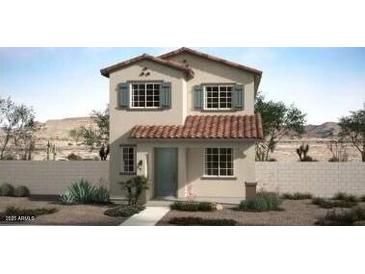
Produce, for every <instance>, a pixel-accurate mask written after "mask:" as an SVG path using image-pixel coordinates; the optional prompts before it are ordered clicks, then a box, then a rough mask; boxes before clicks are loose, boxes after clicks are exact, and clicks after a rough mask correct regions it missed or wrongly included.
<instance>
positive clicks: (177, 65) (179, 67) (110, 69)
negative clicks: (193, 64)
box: [100, 54, 194, 77]
mask: <svg viewBox="0 0 365 274" xmlns="http://www.w3.org/2000/svg"><path fill="white" fill-rule="evenodd" d="M142 60H149V61H152V62H155V63H159V64H161V65H165V66H169V67H171V68H174V69H177V70H181V71H184V72H185V73H186V75H187V76H188V77H193V76H194V72H193V70H192V69H191V68H189V67H187V66H186V65H184V64H181V63H179V62H175V61H172V60H165V59H162V58H158V57H154V56H151V55H148V54H142V55H140V56H137V57H134V58H132V59H128V60H126V61H123V62H121V63H118V64H115V65H112V66H109V67H106V68H104V69H101V70H100V73H101V75H103V76H105V77H109V75H110V73H112V72H115V71H117V70H119V69H122V68H125V67H127V66H130V65H133V64H135V63H137V62H139V61H142Z"/></svg>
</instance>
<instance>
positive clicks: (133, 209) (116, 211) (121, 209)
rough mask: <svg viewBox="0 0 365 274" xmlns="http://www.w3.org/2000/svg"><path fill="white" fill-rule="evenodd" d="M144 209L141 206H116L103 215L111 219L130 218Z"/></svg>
mask: <svg viewBox="0 0 365 274" xmlns="http://www.w3.org/2000/svg"><path fill="white" fill-rule="evenodd" d="M143 209H144V207H143V206H124V205H122V206H117V207H113V208H109V209H107V210H106V211H105V212H104V214H105V215H108V216H111V217H130V216H132V215H134V214H137V213H139V212H140V211H142V210H143Z"/></svg>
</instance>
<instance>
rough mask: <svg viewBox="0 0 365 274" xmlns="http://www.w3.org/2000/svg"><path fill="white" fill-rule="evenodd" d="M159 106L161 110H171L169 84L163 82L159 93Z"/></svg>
mask: <svg viewBox="0 0 365 274" xmlns="http://www.w3.org/2000/svg"><path fill="white" fill-rule="evenodd" d="M160 106H161V107H162V108H171V83H170V82H163V83H162V85H161V92H160Z"/></svg>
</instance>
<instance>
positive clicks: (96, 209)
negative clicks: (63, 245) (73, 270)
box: [0, 197, 126, 226]
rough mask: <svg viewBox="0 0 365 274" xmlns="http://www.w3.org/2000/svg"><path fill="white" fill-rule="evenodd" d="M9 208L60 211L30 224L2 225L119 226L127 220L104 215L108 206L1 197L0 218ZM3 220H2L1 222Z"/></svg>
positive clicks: (6, 223) (40, 217) (7, 223)
mask: <svg viewBox="0 0 365 274" xmlns="http://www.w3.org/2000/svg"><path fill="white" fill-rule="evenodd" d="M8 206H14V207H20V208H41V207H45V208H52V207H55V208H57V209H58V211H57V212H56V213H53V214H49V215H42V216H38V217H36V219H35V220H34V221H28V222H17V223H12V222H5V221H0V225H9V224H23V225H80V226H81V225H90V226H93V225H97V226H99V225H100V226H102V225H106V226H108V225H110V226H112V225H119V224H121V223H122V222H123V221H125V219H126V218H123V217H109V216H106V215H104V211H105V210H106V209H108V208H109V207H110V206H108V205H105V206H104V205H103V206H99V205H72V206H66V205H61V204H59V203H57V202H52V201H34V200H31V199H29V198H13V197H0V216H4V212H5V210H6V208H7V207H8ZM1 219H2V218H0V220H1Z"/></svg>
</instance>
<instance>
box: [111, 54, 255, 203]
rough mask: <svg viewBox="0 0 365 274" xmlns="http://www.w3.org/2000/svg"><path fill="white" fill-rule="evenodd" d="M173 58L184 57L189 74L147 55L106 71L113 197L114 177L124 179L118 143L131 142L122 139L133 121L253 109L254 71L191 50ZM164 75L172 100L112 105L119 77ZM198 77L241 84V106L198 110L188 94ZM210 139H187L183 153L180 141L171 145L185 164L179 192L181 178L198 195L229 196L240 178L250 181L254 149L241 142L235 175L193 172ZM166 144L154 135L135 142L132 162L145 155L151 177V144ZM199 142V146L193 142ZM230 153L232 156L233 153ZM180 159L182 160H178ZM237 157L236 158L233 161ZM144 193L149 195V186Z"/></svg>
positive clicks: (115, 192)
mask: <svg viewBox="0 0 365 274" xmlns="http://www.w3.org/2000/svg"><path fill="white" fill-rule="evenodd" d="M176 60H178V61H182V60H187V62H188V64H189V65H190V66H191V67H192V69H193V70H194V78H192V79H186V78H185V75H184V73H183V72H181V71H178V70H175V69H172V68H171V67H167V66H163V65H160V64H157V63H154V62H151V61H140V62H138V63H136V64H134V65H131V66H129V67H126V68H124V69H122V70H119V71H116V72H113V73H111V74H110V106H109V107H110V142H111V151H112V153H111V158H110V184H111V185H110V189H111V195H112V196H114V197H116V198H118V197H120V196H121V191H120V186H119V184H118V182H120V181H124V180H127V179H128V178H130V176H125V175H120V167H121V153H120V145H121V144H130V143H133V142H134V141H133V140H130V139H128V138H127V137H128V133H129V131H130V130H131V129H132V127H133V126H135V125H174V124H177V125H178V124H183V123H184V121H185V118H186V116H187V115H217V114H218V115H219V114H235V115H244V114H253V113H254V109H253V106H254V77H253V75H252V74H251V73H246V72H243V71H241V70H238V69H235V68H230V67H228V66H225V65H222V64H219V63H216V62H212V61H209V60H205V59H203V58H200V57H196V56H191V55H189V56H188V55H182V56H178V57H176ZM145 67H146V68H147V71H148V72H150V75H149V76H148V77H146V76H141V75H140V74H141V72H142V69H143V68H145ZM161 80H163V81H169V82H171V85H172V86H171V88H172V94H171V96H172V97H171V99H172V104H171V109H168V110H125V109H119V108H117V86H118V84H119V83H121V82H126V81H161ZM202 83H240V84H243V85H244V92H245V96H244V103H245V104H244V109H243V110H242V111H233V112H200V111H196V110H194V94H193V88H194V86H195V85H197V84H202ZM208 144H209V146H211V145H213V144H214V142H213V143H212V142H211V141H209V143H207V141H204V142H203V143H199V142H198V143H196V144H194V142H191V143H189V147H190V148H189V149H188V151H187V153H186V154H183V151H184V150H185V148H187V147H188V146H187V144H186V143H181V144H179V143H178V142H174V144H173V145H174V147H178V148H179V159H180V161H179V170H183V169H185V172H186V174H183V173H182V172H180V175H179V181H180V184H179V196H181V195H183V190H182V188H183V187H184V186H185V184H186V183H189V182H191V183H192V184H193V188H196V190H197V191H199V193H198V195H200V196H232V195H234V196H233V197H236V195H239V196H241V195H243V194H244V181H245V180H249V181H254V180H255V176H254V166H253V161H254V155H253V153H254V151H253V148H252V147H249V148H248V147H247V143H246V145H243V144H242V143H241V146H245V149H246V152H247V156H246V158H242V159H241V158H240V157H238V155H235V156H237V160H235V164H236V167H237V168H236V170H237V172H238V173H237V174H238V175H237V179H236V180H224V182H222V181H212V180H202V179H201V178H200V177H201V176H202V175H203V173H201V175H200V176H198V170H199V171H203V170H204V162H203V160H204V154H203V153H202V152H203V150H202V149H203V148H204V147H207V146H208ZM219 144H220V145H222V143H219ZM161 145H162V146H171V145H172V144H169V143H161V142H158V141H154V142H147V143H139V144H138V146H137V163H138V162H139V160H142V159H148V162H149V174H150V176H149V177H150V181H151V183H152V182H153V176H154V175H153V157H152V156H151V155H152V154H153V148H154V147H156V146H161ZM223 145H224V146H231V147H232V146H237V143H234V142H230V141H225V142H224V143H223ZM197 147H199V148H197ZM235 158H236V157H235ZM183 159H186V161H187V163H188V164H186V165H183V162H185V161H184V160H183ZM236 162H237V163H236ZM182 181H184V186H182V185H181V184H182ZM148 195H149V196H150V197H153V189H152V190H150V191H149V193H148Z"/></svg>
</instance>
